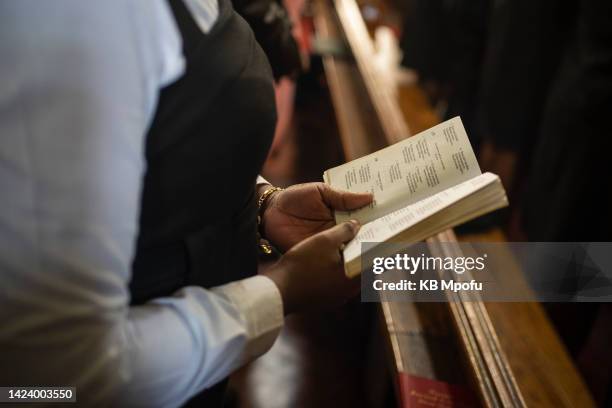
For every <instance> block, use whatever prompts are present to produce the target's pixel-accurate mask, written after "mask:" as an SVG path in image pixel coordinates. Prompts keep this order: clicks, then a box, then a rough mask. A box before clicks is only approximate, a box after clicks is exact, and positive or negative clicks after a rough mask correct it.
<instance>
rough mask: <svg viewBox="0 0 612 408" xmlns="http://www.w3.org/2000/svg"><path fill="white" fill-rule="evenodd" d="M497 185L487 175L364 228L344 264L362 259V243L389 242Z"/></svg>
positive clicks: (348, 249) (350, 245) (348, 247)
mask: <svg viewBox="0 0 612 408" xmlns="http://www.w3.org/2000/svg"><path fill="white" fill-rule="evenodd" d="M496 181H499V177H498V176H496V175H495V174H492V173H484V174H481V175H480V176H477V177H475V178H473V179H470V180H467V181H465V182H463V183H460V184H458V185H456V186H453V187H452V188H449V189H447V190H444V191H441V192H439V193H437V194H434V195H432V196H431V197H428V198H426V199H424V200H421V201H419V202H417V203H414V204H410V205H407V206H405V207H403V208H400V209H399V210H396V211H394V212H392V213H389V214H387V215H385V216H383V217H381V218H378V219H376V220H374V221H371V222H369V223H367V224H363V225H362V226H361V229H360V230H359V233H358V234H357V236H356V237H355V238H354V239H353V240H352V241H351V242H349V243H348V244H347V245H346V248H344V260H345V262H350V261H352V260H353V259H356V258H357V257H359V256H360V255H361V243H362V242H385V241H388V240H389V239H391V238H393V237H394V236H395V235H397V234H398V233H400V232H402V231H404V230H406V229H408V228H410V227H412V226H414V225H416V224H418V223H419V222H421V221H423V220H424V219H426V218H428V217H430V216H432V215H433V214H435V213H437V212H439V211H440V210H442V209H443V208H446V207H448V206H450V205H452V204H454V203H456V202H457V201H459V200H461V199H462V198H465V197H467V196H469V195H470V194H473V193H475V192H476V191H478V190H480V189H482V188H484V187H485V186H487V185H489V184H491V183H494V182H496Z"/></svg>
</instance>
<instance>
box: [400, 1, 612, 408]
mask: <svg viewBox="0 0 612 408" xmlns="http://www.w3.org/2000/svg"><path fill="white" fill-rule="evenodd" d="M477 3H478V4H477ZM407 12H408V14H407V17H406V18H405V19H404V21H405V27H404V32H403V41H402V48H403V52H404V60H403V64H404V65H405V66H408V67H410V68H414V69H416V70H417V71H418V73H419V78H420V81H421V85H422V86H423V88H424V89H425V90H426V91H427V92H428V93H429V95H430V97H431V98H432V101H433V102H434V103H437V105H438V106H442V107H443V108H445V109H443V110H442V117H441V119H444V118H448V117H451V116H455V115H460V116H462V118H463V120H464V123H465V125H466V128H467V129H468V133H469V134H470V137H471V141H472V144H473V145H474V147H475V149H477V150H478V151H479V161H480V164H481V167H482V169H483V170H486V171H493V172H495V173H497V174H499V175H500V177H501V179H502V181H503V183H504V185H505V186H506V188H507V190H508V192H509V195H510V198H511V200H510V201H511V203H512V216H511V217H510V223H509V225H505V226H506V228H507V232H508V234H509V239H510V240H527V239H528V240H530V241H578V242H579V241H586V242H589V241H610V236H611V231H612V220H611V217H612V212H611V211H610V209H611V208H612V197H611V194H610V188H609V182H608V181H607V177H608V176H609V174H610V170H609V168H608V164H607V163H609V162H610V159H609V157H608V155H609V152H610V149H609V146H610V143H609V139H610V136H612V135H610V133H611V132H612V131H611V130H610V129H611V128H610V127H609V125H608V123H607V122H608V116H609V114H610V113H611V112H612V3H611V2H610V1H604V0H573V1H569V2H557V1H552V0H536V1H533V0H529V1H527V0H512V1H510V0H500V1H486V0H483V1H478V2H472V1H461V0H454V1H441V0H438V1H425V0H410V1H409V3H408V6H407ZM445 104H446V106H445ZM547 309H548V311H549V314H550V316H551V318H552V320H553V322H554V323H555V325H556V326H557V328H558V330H559V332H560V334H561V336H562V338H563V339H564V341H565V343H566V345H567V346H568V348H569V350H570V352H571V353H572V355H573V356H574V357H576V358H578V360H579V362H581V363H580V365H581V368H582V369H583V373H584V374H585V377H586V378H587V380H588V382H589V385H590V386H591V388H592V390H593V392H594V394H595V396H596V398H597V399H598V400H599V401H602V402H603V401H604V400H605V399H606V395H605V394H606V392H607V391H606V390H607V388H609V387H608V385H609V384H610V379H609V377H608V374H605V375H604V374H602V373H603V372H606V370H600V369H597V368H595V367H596V364H593V361H603V359H606V358H607V359H609V354H610V353H609V352H607V350H605V349H604V348H603V347H602V346H601V344H606V341H603V342H602V341H601V340H594V339H607V343H608V344H609V341H610V340H611V339H610V335H611V334H610V330H609V329H608V327H610V318H611V317H612V316H611V315H612V314H611V313H610V310H609V308H608V307H605V308H600V307H599V306H598V305H596V304H580V305H577V304H571V305H570V304H562V305H557V304H549V305H547ZM606 322H607V323H606ZM585 354H586V355H589V356H590V357H588V358H586V357H584V356H585ZM587 362H590V363H588V364H591V366H590V367H587V365H588V364H587ZM608 398H609V397H608Z"/></svg>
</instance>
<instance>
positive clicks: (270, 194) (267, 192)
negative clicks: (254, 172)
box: [257, 185, 283, 238]
mask: <svg viewBox="0 0 612 408" xmlns="http://www.w3.org/2000/svg"><path fill="white" fill-rule="evenodd" d="M281 191H283V189H282V188H280V187H274V186H272V185H268V186H266V188H265V189H262V193H261V194H260V195H259V198H258V200H257V207H258V209H257V228H258V230H259V234H260V235H261V236H262V237H264V238H266V233H265V232H266V231H265V221H266V220H265V216H266V212H267V210H268V208H270V207H271V205H272V202H273V200H274V199H275V197H276V195H277V194H278V193H280V192H281Z"/></svg>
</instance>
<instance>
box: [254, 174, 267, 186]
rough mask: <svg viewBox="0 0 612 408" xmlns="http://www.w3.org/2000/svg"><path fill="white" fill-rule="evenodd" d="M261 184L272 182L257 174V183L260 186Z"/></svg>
mask: <svg viewBox="0 0 612 408" xmlns="http://www.w3.org/2000/svg"><path fill="white" fill-rule="evenodd" d="M260 184H270V182H269V181H268V180H266V179H265V178H263V177H261V176H257V181H256V182H255V185H256V186H258V185H260Z"/></svg>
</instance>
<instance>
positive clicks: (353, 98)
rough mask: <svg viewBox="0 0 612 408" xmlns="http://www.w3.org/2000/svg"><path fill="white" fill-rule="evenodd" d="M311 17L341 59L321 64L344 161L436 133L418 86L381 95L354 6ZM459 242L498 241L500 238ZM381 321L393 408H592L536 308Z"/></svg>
mask: <svg viewBox="0 0 612 408" xmlns="http://www.w3.org/2000/svg"><path fill="white" fill-rule="evenodd" d="M313 13H314V21H315V29H316V33H317V37H318V39H320V40H325V41H328V42H336V43H337V44H341V45H342V46H343V47H345V48H346V50H347V51H348V53H347V55H346V56H343V55H333V54H330V55H327V56H324V57H323V63H324V68H325V73H326V77H327V80H328V83H329V88H330V93H331V97H332V101H333V103H334V109H335V112H336V117H337V121H338V124H339V134H340V138H341V142H342V146H343V149H344V154H345V158H346V160H353V159H355V158H358V157H360V156H363V155H365V154H368V153H370V152H372V151H375V150H378V149H380V148H382V147H384V146H386V145H388V144H390V143H394V142H397V141H399V140H401V139H402V138H404V137H409V136H410V135H411V134H414V133H418V132H419V131H421V130H424V129H427V128H429V127H431V126H433V125H435V124H436V123H437V121H438V118H437V117H436V115H435V113H434V112H433V111H432V109H431V108H430V107H429V106H428V103H427V100H426V98H425V96H424V94H423V92H422V91H421V90H420V89H419V87H418V86H417V85H415V84H409V85H406V86H400V88H399V92H398V94H397V95H396V94H394V93H393V92H391V90H390V89H389V87H388V86H386V85H385V83H384V79H383V78H381V73H380V72H379V71H378V70H377V69H376V67H375V66H374V64H372V60H373V55H374V47H373V44H372V40H371V37H370V35H369V33H368V30H367V28H366V25H365V23H364V21H363V18H362V16H361V13H360V10H359V8H358V6H357V4H356V3H355V0H334V1H327V0H315V2H314V5H313ZM466 238H467V239H469V240H471V241H472V242H474V241H482V240H485V241H486V240H495V241H500V240H503V234H501V233H500V232H499V231H497V232H493V233H492V234H488V235H484V236H483V235H480V236H476V237H474V236H472V237H466ZM442 242H450V243H453V242H457V238H456V237H455V234H454V233H453V231H446V232H444V233H442V234H439V235H438V236H436V237H432V238H431V239H429V240H428V245H429V247H430V250H432V252H435V251H438V252H440V251H448V248H449V245H441V243H442ZM450 247H451V248H452V245H451V246H450ZM499 263H500V264H492V265H489V267H490V268H493V269H497V270H499V271H503V275H504V276H506V277H507V279H510V280H512V281H513V282H519V284H522V283H521V282H522V275H521V274H522V272H521V271H520V268H519V267H518V265H517V264H516V262H515V261H514V260H513V259H512V257H511V255H510V253H508V258H507V259H504V260H503V261H500V262H499ZM381 316H382V320H383V325H382V326H383V328H384V330H383V331H384V334H385V336H386V338H387V339H388V345H389V350H390V354H391V356H392V359H391V360H392V371H393V374H394V376H395V384H396V390H397V396H398V401H399V403H400V406H403V407H409V406H410V407H412V406H441V407H446V406H473V405H480V406H486V407H502V406H503V407H506V406H512V407H522V406H530V407H531V406H538V407H540V406H542V407H591V406H594V403H593V401H592V399H591V397H590V394H589V392H588V390H587V388H586V386H585V385H584V383H583V381H582V379H581V378H580V376H579V374H578V372H577V371H576V368H575V367H574V365H573V363H572V362H571V359H570V358H569V356H568V354H567V352H566V350H565V349H564V347H563V345H562V343H561V342H560V340H559V338H558V336H557V335H556V333H555V331H554V329H553V328H552V326H551V324H550V322H549V321H548V319H547V317H546V315H545V313H544V311H543V310H542V307H541V306H540V305H539V304H538V303H536V302H530V303H527V302H525V303H485V302H482V301H479V299H472V300H471V301H469V302H466V301H463V300H462V299H456V301H453V302H449V303H448V304H442V303H397V302H382V303H381ZM451 384H452V385H451ZM419 404H421V405H419ZM426 404H429V405H426Z"/></svg>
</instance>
